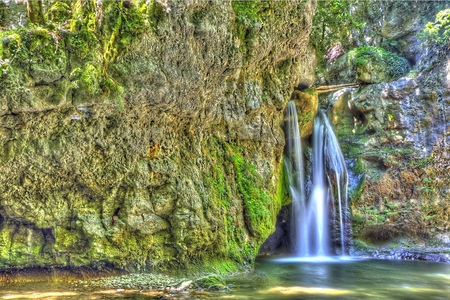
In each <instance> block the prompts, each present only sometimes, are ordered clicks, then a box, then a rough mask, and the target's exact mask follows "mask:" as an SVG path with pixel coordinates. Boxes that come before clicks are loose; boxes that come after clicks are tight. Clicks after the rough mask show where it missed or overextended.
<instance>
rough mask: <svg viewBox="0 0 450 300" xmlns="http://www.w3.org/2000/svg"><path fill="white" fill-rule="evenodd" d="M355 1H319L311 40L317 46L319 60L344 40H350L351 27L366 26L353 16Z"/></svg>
mask: <svg viewBox="0 0 450 300" xmlns="http://www.w3.org/2000/svg"><path fill="white" fill-rule="evenodd" d="M353 2H354V1H352V0H332V1H317V10H316V14H315V15H314V21H313V30H312V32H311V42H312V43H313V45H314V47H315V48H316V51H317V54H318V55H317V57H318V58H319V60H323V59H324V56H325V54H326V53H327V51H329V50H330V49H331V48H332V47H333V46H336V45H341V43H342V42H343V41H345V40H348V37H349V35H350V28H353V27H363V26H365V24H364V23H361V22H359V21H358V20H357V19H356V18H355V17H354V16H352V14H351V12H350V8H351V5H352V3H353ZM330 55H331V53H330ZM329 58H333V57H329Z"/></svg>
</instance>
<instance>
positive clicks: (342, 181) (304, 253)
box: [284, 101, 348, 258]
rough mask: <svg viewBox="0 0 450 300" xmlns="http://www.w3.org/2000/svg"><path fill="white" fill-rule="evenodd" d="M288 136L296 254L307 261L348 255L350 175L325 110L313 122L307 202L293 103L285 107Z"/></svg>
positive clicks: (288, 170)
mask: <svg viewBox="0 0 450 300" xmlns="http://www.w3.org/2000/svg"><path fill="white" fill-rule="evenodd" d="M285 134H286V148H285V157H284V161H285V167H286V170H287V174H288V180H289V190H290V194H291V197H292V224H293V225H292V237H291V238H292V244H293V250H294V253H295V255H296V256H297V257H308V258H309V257H328V256H330V255H333V254H339V255H346V251H345V235H346V230H345V226H346V222H345V220H346V215H347V212H348V203H347V185H348V176H347V168H346V166H345V160H344V156H343V155H342V151H341V149H340V147H339V143H338V140H337V138H336V135H335V134H334V131H333V128H332V126H331V124H330V122H329V121H328V119H327V117H326V115H325V114H324V113H323V112H322V111H319V113H318V114H317V116H316V118H315V121H314V132H313V155H312V176H311V180H312V187H311V193H310V196H309V198H308V199H307V197H306V196H305V184H304V177H305V175H304V174H305V173H304V167H303V154H302V148H301V139H300V131H299V128H298V120H297V112H296V108H295V103H294V102H293V101H290V102H289V103H288V105H287V108H286V118H285ZM334 195H336V196H337V197H336V199H335V197H334ZM336 204H337V210H336ZM332 213H333V214H332ZM331 214H332V215H333V216H334V218H332V217H331ZM334 220H336V222H334ZM335 223H337V224H338V226H337V227H338V228H336V229H335V231H333V232H334V233H335V234H334V236H335V237H337V236H339V239H340V242H339V243H338V244H340V249H339V250H336V251H332V247H331V246H332V233H333V232H332V230H331V229H332V227H333V226H334V225H335ZM336 231H338V233H337V232H336Z"/></svg>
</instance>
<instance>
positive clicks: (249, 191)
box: [227, 145, 274, 237]
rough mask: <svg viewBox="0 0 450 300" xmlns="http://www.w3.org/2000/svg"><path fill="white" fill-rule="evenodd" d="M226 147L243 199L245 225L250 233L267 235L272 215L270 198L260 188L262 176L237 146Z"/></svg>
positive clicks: (270, 227) (261, 235)
mask: <svg viewBox="0 0 450 300" xmlns="http://www.w3.org/2000/svg"><path fill="white" fill-rule="evenodd" d="M227 148H228V149H227V154H228V155H229V159H230V160H231V161H232V162H233V165H234V172H235V173H234V174H235V180H236V184H237V188H238V192H239V193H240V195H241V196H242V199H243V201H244V215H245V218H246V219H245V221H246V225H247V227H248V229H249V230H250V233H251V234H252V235H254V236H259V237H267V236H268V235H269V233H270V231H271V230H272V225H273V223H272V221H273V219H274V216H273V215H272V210H271V206H272V203H271V199H270V197H269V195H268V194H267V193H266V192H265V191H264V190H262V189H261V185H262V184H263V183H262V178H261V176H260V175H259V174H258V173H257V172H256V170H255V166H254V165H252V164H250V163H248V162H247V161H246V160H245V159H244V157H243V156H242V154H241V152H242V150H241V149H240V148H239V147H237V146H231V145H228V147H227Z"/></svg>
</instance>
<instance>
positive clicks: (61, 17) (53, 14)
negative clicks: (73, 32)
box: [46, 1, 72, 23]
mask: <svg viewBox="0 0 450 300" xmlns="http://www.w3.org/2000/svg"><path fill="white" fill-rule="evenodd" d="M46 16H47V19H48V20H51V21H53V22H56V23H63V22H66V21H68V20H69V19H70V17H71V16H72V11H71V9H70V6H69V5H67V3H64V2H62V1H57V2H55V3H54V4H53V5H52V6H51V7H50V8H49V10H48V11H47V14H46Z"/></svg>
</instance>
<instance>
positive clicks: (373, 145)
mask: <svg viewBox="0 0 450 300" xmlns="http://www.w3.org/2000/svg"><path fill="white" fill-rule="evenodd" d="M447 75H448V66H447V63H446V62H445V63H443V64H441V65H440V66H439V67H437V68H435V69H434V70H433V71H431V72H428V73H423V74H421V75H420V76H418V77H416V78H401V79H399V80H396V81H392V82H388V83H380V84H373V85H369V86H365V87H363V88H360V89H359V90H356V89H353V90H351V89H349V90H344V91H340V92H339V93H336V94H335V97H334V101H335V102H334V101H333V102H334V105H333V109H332V115H333V120H334V122H335V124H336V128H337V129H338V133H339V136H340V138H341V140H342V143H343V147H344V148H345V150H344V151H345V152H346V153H347V156H348V159H349V162H351V166H352V169H353V171H354V172H355V178H357V180H359V181H358V182H359V184H360V185H359V186H357V184H356V183H355V186H354V193H353V202H352V206H353V214H354V225H355V228H356V229H357V230H356V233H357V234H359V237H361V238H363V239H366V240H369V241H373V242H377V241H386V240H390V239H392V238H396V237H401V236H410V237H414V238H422V239H423V238H436V239H438V240H439V239H441V238H440V236H445V235H446V234H447V233H448V231H449V230H450V223H449V222H448V220H449V217H450V214H449V213H450V209H449V208H450V206H449V203H450V194H449V191H448V187H449V184H450V182H449V181H448V176H447V175H446V174H447V173H448V170H449V168H450V165H449V164H448V159H449V155H450V154H449V153H448V147H447V144H448V142H449V138H448V133H447V132H448V129H449V126H450V123H449V120H448V117H447V111H448V110H449V106H448V103H449V100H450V98H449V97H450V90H449V83H448V82H447ZM358 174H361V175H358ZM441 240H442V241H443V242H445V241H444V240H443V239H441Z"/></svg>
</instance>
